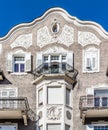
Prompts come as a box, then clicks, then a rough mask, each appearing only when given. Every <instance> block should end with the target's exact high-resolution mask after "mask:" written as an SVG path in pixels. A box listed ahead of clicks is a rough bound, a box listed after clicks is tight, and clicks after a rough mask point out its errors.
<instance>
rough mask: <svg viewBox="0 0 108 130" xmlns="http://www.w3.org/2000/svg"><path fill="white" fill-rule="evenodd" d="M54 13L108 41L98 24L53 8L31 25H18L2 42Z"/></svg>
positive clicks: (107, 33) (107, 35)
mask: <svg viewBox="0 0 108 130" xmlns="http://www.w3.org/2000/svg"><path fill="white" fill-rule="evenodd" d="M52 13H56V14H60V15H61V16H62V17H64V19H65V20H67V21H68V22H70V23H73V24H74V25H76V26H77V27H91V28H92V29H94V30H96V31H97V32H98V33H99V34H100V35H101V36H102V37H103V38H105V39H108V32H106V31H105V30H104V28H103V27H102V26H101V25H99V24H98V23H96V22H92V21H81V20H79V19H78V18H76V17H74V16H71V15H70V14H69V13H68V12H67V11H65V10H64V9H62V8H59V7H56V8H51V9H49V10H47V11H46V12H45V13H44V14H43V15H42V16H41V17H39V18H36V19H35V20H33V21H32V22H30V23H22V24H19V25H16V26H15V27H13V28H12V29H11V30H10V31H9V32H8V33H7V35H5V36H4V37H1V38H0V42H3V41H5V40H8V38H10V37H11V36H12V34H14V33H15V32H16V31H18V30H20V29H24V28H25V29H27V28H30V27H33V26H34V25H36V24H37V23H39V22H40V23H41V21H43V20H44V19H45V18H47V16H49V15H50V14H52Z"/></svg>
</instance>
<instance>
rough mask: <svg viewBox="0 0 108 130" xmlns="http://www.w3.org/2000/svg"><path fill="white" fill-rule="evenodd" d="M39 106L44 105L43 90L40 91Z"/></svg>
mask: <svg viewBox="0 0 108 130" xmlns="http://www.w3.org/2000/svg"><path fill="white" fill-rule="evenodd" d="M38 104H39V106H41V105H43V89H40V90H39V91H38Z"/></svg>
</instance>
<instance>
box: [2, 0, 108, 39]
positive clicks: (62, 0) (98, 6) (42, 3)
mask: <svg viewBox="0 0 108 130" xmlns="http://www.w3.org/2000/svg"><path fill="white" fill-rule="evenodd" d="M52 7H61V8H64V9H65V10H66V11H67V12H68V13H69V14H70V15H72V16H75V17H77V18H78V19H80V20H89V21H94V22H97V23H99V24H100V25H101V26H102V27H103V28H104V29H105V30H106V31H108V0H0V37H3V36H5V35H6V34H7V33H8V32H9V30H10V29H12V27H14V26H16V25H18V24H21V23H28V22H31V21H33V20H34V19H35V18H38V17H40V16H41V15H43V13H44V12H45V11H46V10H48V9H50V8H52Z"/></svg>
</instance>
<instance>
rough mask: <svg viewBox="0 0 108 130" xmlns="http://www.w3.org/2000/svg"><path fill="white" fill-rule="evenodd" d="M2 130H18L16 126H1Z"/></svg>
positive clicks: (0, 129)
mask: <svg viewBox="0 0 108 130" xmlns="http://www.w3.org/2000/svg"><path fill="white" fill-rule="evenodd" d="M0 130H17V126H16V125H1V126H0Z"/></svg>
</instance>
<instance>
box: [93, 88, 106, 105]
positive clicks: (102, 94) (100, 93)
mask: <svg viewBox="0 0 108 130" xmlns="http://www.w3.org/2000/svg"><path fill="white" fill-rule="evenodd" d="M94 96H95V102H94V104H95V106H104V107H105V106H108V90H95V91H94Z"/></svg>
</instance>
